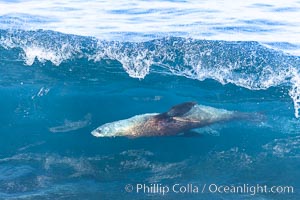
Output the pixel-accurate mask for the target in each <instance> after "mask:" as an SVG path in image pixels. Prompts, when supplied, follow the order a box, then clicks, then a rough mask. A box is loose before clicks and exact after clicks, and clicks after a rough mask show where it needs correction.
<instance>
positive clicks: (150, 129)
mask: <svg viewBox="0 0 300 200" xmlns="http://www.w3.org/2000/svg"><path fill="white" fill-rule="evenodd" d="M245 118H249V114H248V113H241V112H236V111H229V110H225V109H217V108H213V107H210V106H204V105H198V104H196V103H195V102H187V103H182V104H179V105H177V106H174V107H172V108H171V109H170V110H169V111H168V112H165V113H161V114H159V113H148V114H142V115H136V116H134V117H131V118H129V119H124V120H119V121H115V122H111V123H107V124H104V125H102V126H100V127H98V128H97V129H95V130H94V131H92V135H94V136H96V137H115V136H126V137H142V136H171V135H178V134H179V133H183V132H187V131H189V130H191V129H195V128H200V127H204V126H208V125H210V124H214V123H219V122H225V121H230V120H235V119H245Z"/></svg>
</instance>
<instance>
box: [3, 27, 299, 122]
mask: <svg viewBox="0 0 300 200" xmlns="http://www.w3.org/2000/svg"><path fill="white" fill-rule="evenodd" d="M0 45H1V46H2V47H3V48H4V50H3V51H12V50H14V49H20V50H21V51H19V52H20V56H21V57H23V59H24V62H25V65H33V64H34V63H35V61H38V62H40V63H45V62H46V61H50V62H51V63H52V64H53V65H55V66H59V65H61V64H62V63H67V62H71V61H72V62H73V63H76V62H77V60H80V59H86V60H88V61H89V62H94V63H95V65H97V63H99V62H100V63H101V62H102V61H117V62H119V63H120V64H122V67H123V69H124V70H125V71H126V72H127V74H128V75H129V76H130V77H133V78H139V79H143V78H144V77H146V76H147V75H148V74H150V73H160V74H169V75H176V76H184V77H186V78H189V79H196V80H199V81H203V80H206V79H213V80H216V81H218V82H220V83H222V84H228V83H231V84H234V85H237V86H240V87H244V88H248V89H250V90H265V89H268V88H270V87H278V86H280V85H287V86H288V87H289V88H290V90H289V95H290V96H291V98H292V100H293V102H294V108H295V116H296V117H299V108H300V105H299V104H300V100H299V99H300V89H299V88H300V81H299V80H300V78H299V66H300V58H299V57H297V56H292V55H288V54H285V53H283V52H280V51H276V50H274V49H270V48H267V47H266V46H263V45H261V44H260V43H258V42H254V41H249V42H242V41H236V42H230V41H218V40H196V39H186V38H180V37H166V38H161V39H155V40H150V41H147V42H120V41H105V40H98V39H96V38H92V37H82V36H75V35H66V34H61V33H57V32H53V31H42V30H39V31H3V30H2V31H1V37H0ZM75 67H78V68H80V67H81V66H76V65H75ZM157 67H158V68H159V70H158V71H157V70H156V69H157ZM98 68H99V69H95V70H102V68H107V69H109V68H112V66H110V64H109V62H106V64H105V65H101V66H98ZM100 68H101V69H100ZM86 70H88V69H86ZM108 71H109V70H108ZM107 73H108V72H107Z"/></svg>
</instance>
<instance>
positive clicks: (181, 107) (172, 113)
mask: <svg viewBox="0 0 300 200" xmlns="http://www.w3.org/2000/svg"><path fill="white" fill-rule="evenodd" d="M196 104H197V103H196V102H185V103H181V104H178V105H176V106H173V107H172V108H171V109H170V110H168V112H164V113H161V114H159V115H157V116H156V117H155V118H156V119H164V118H171V117H180V116H182V115H184V114H185V113H187V112H189V111H190V110H191V109H192V108H193V107H194V106H195V105H196Z"/></svg>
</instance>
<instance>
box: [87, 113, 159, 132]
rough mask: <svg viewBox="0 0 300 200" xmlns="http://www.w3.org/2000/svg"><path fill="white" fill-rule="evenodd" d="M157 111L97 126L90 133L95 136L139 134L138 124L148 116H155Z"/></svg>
mask: <svg viewBox="0 0 300 200" xmlns="http://www.w3.org/2000/svg"><path fill="white" fill-rule="evenodd" d="M157 114H158V113H149V114H143V115H136V116H134V117H131V118H129V119H124V120H119V121H115V122H111V123H106V124H103V125H102V126H99V127H98V128H96V129H95V130H93V131H92V132H91V133H92V135H94V136H96V137H116V136H127V137H136V135H137V134H139V131H141V130H140V128H139V127H140V126H141V125H143V124H144V123H145V121H147V120H148V119H149V118H152V117H153V116H156V115H157Z"/></svg>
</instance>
